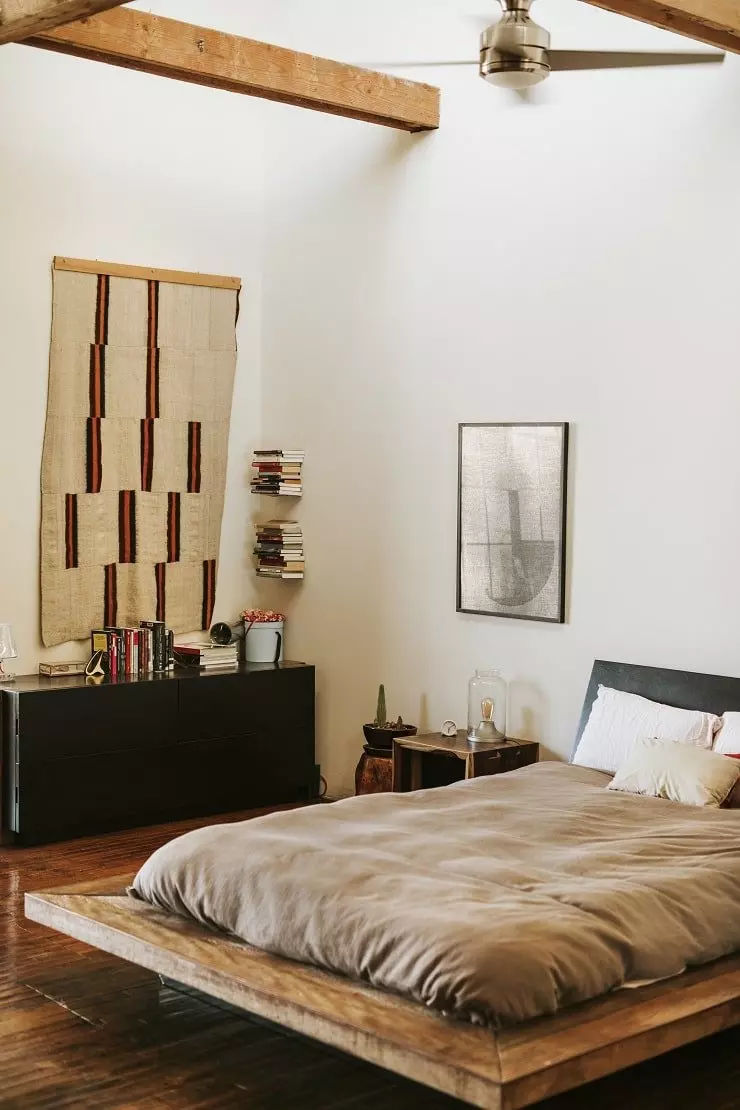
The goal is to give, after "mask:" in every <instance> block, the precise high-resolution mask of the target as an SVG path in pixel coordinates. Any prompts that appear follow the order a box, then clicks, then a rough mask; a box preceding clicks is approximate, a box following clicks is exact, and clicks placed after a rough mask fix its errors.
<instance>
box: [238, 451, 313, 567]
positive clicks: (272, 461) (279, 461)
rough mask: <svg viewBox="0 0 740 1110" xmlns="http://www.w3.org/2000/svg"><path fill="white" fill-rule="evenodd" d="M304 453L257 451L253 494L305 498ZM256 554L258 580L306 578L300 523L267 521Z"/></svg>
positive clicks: (258, 529) (258, 528)
mask: <svg viewBox="0 0 740 1110" xmlns="http://www.w3.org/2000/svg"><path fill="white" fill-rule="evenodd" d="M304 458H305V453H304V452H303V451H283V450H279V449H277V448H272V449H270V450H265V451H255V452H254V459H253V461H252V482H251V485H252V493H258V494H261V495H262V496H264V497H301V496H302V494H303V473H302V472H303V460H304ZM256 532H257V536H256V540H255V545H254V554H255V556H256V559H257V563H256V567H255V569H256V572H257V577H258V578H278V579H280V580H281V581H297V580H300V579H301V578H303V576H304V574H305V569H306V563H305V559H304V555H303V530H302V528H301V526H300V524H299V523H298V521H297V520H267V521H264V522H263V523H260V524H257V525H256Z"/></svg>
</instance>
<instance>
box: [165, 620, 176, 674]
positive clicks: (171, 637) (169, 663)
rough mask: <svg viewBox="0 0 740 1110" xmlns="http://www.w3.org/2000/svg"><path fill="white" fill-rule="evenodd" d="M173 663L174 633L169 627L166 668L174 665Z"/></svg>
mask: <svg viewBox="0 0 740 1110" xmlns="http://www.w3.org/2000/svg"><path fill="white" fill-rule="evenodd" d="M174 663H175V633H174V632H173V631H172V629H171V628H168V629H167V669H168V670H169V668H170V667H172V666H174Z"/></svg>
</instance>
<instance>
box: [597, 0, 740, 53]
mask: <svg viewBox="0 0 740 1110" xmlns="http://www.w3.org/2000/svg"><path fill="white" fill-rule="evenodd" d="M585 3H587V4H592V5H593V6H594V7H597V8H606V10H607V11H610V12H616V13H617V15H626V16H629V17H630V18H631V19H639V20H640V21H641V22H642V23H651V24H652V25H653V27H662V28H663V29H664V30H666V31H674V32H675V33H676V34H678V35H685V36H686V38H690V39H698V40H699V42H707V43H709V44H710V46H719V47H721V48H722V49H723V50H731V51H732V52H733V53H735V54H740V0H669V2H668V3H666V2H664V0H585Z"/></svg>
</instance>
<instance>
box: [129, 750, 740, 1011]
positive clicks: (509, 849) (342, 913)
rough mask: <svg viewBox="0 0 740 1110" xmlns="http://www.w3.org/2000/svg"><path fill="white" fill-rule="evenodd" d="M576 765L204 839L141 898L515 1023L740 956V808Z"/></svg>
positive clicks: (529, 770)
mask: <svg viewBox="0 0 740 1110" xmlns="http://www.w3.org/2000/svg"><path fill="white" fill-rule="evenodd" d="M608 781H609V776H608V775H605V774H602V773H601V772H598V771H592V770H588V769H586V768H583V767H574V766H569V765H566V764H562V763H539V764H536V765H534V766H532V767H526V768H523V769H521V770H519V771H513V772H510V773H508V774H505V775H497V776H492V777H488V778H478V779H472V780H468V781H466V782H461V783H458V784H455V785H453V786H446V787H442V788H439V789H435V790H422V791H417V792H414V793H410V794H375V795H370V796H366V797H360V798H349V799H347V800H345V801H342V802H336V803H334V804H333V805H323V806H322V805H317V806H312V807H308V808H305V809H300V810H294V811H291V812H283V813H274V814H270V815H268V816H266V817H260V818H256V819H255V820H251V821H245V822H241V823H238V824H229V825H215V826H210V827H206V828H202V829H198V830H197V831H195V832H191V833H187V834H186V835H185V836H182V837H179V838H178V839H176V840H173V841H171V842H170V843H169V844H167V845H165V846H164V847H163V848H160V849H159V850H158V851H157V852H155V853H154V855H153V856H151V857H150V859H149V860H148V861H147V862H146V863H145V864H144V866H143V867H142V868H141V870H140V871H139V873H138V875H137V876H136V879H135V880H134V883H133V887H132V890H131V893H132V896H134V897H138V898H141V899H144V900H145V901H147V902H150V903H152V904H153V905H155V906H159V907H162V908H164V909H167V910H170V911H173V912H175V913H178V914H184V915H187V916H191V917H193V918H195V919H196V920H197V921H199V922H201V923H202V924H204V925H207V926H211V927H214V928H217V929H220V930H225V931H226V932H227V933H230V934H233V935H234V936H236V937H239V938H241V939H243V940H245V941H247V942H248V943H250V944H253V945H256V946H257V947H258V948H262V949H265V950H267V951H269V952H273V953H276V954H278V955H280V956H285V957H288V958H290V959H293V960H300V961H303V962H306V963H310V964H316V965H318V966H320V967H324V968H328V969H329V970H332V971H335V972H339V973H341V974H343V975H347V976H351V977H353V978H355V979H361V980H365V981H366V982H369V983H372V984H373V985H375V986H377V987H381V988H384V989H386V990H389V991H393V992H396V993H398V994H401V995H405V996H406V997H408V998H412V999H414V1000H416V1001H418V1002H420V1003H422V1004H424V1005H426V1006H430V1007H433V1008H435V1009H437V1010H441V1011H443V1012H444V1013H447V1014H450V1015H453V1016H455V1017H458V1018H463V1019H467V1020H470V1021H474V1022H479V1023H486V1024H490V1025H493V1026H500V1025H508V1024H511V1023H515V1022H518V1021H523V1020H525V1019H528V1018H534V1017H537V1016H539V1015H543V1014H550V1013H553V1012H554V1011H555V1010H557V1009H559V1008H560V1007H562V1006H567V1005H570V1004H572V1003H576V1002H581V1001H585V1000H586V999H589V998H593V997H595V996H597V995H600V994H603V993H605V992H606V991H609V990H611V989H614V988H616V987H619V986H622V985H624V984H625V983H626V982H628V981H631V980H636V979H660V978H663V977H666V976H670V975H675V974H678V973H680V972H681V971H682V970H684V969H685V968H686V967H687V966H688V965H691V964H700V963H704V962H706V961H709V960H713V959H716V958H717V957H720V956H723V955H727V954H728V953H730V952H732V951H734V950H735V949H738V948H740V811H737V810H717V809H699V808H694V807H690V806H683V805H679V804H677V803H675V802H667V801H663V800H660V799H654V798H645V797H636V796H633V795H623V794H619V793H616V792H613V791H607V790H605V789H604V787H605V785H606V783H607V782H608Z"/></svg>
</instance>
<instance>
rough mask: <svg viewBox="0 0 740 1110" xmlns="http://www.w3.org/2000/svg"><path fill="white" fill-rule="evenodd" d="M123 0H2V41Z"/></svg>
mask: <svg viewBox="0 0 740 1110" xmlns="http://www.w3.org/2000/svg"><path fill="white" fill-rule="evenodd" d="M121 3H122V0H0V44H1V43H4V42H18V41H19V40H20V39H27V38H28V36H29V35H38V34H39V33H40V32H41V31H50V30H51V29H52V28H53V27H58V26H59V25H60V24H62V23H70V22H71V21H72V20H75V19H82V18H83V16H88V15H95V14H96V12H103V11H106V9H108V8H116V7H118V5H119V4H121Z"/></svg>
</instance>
